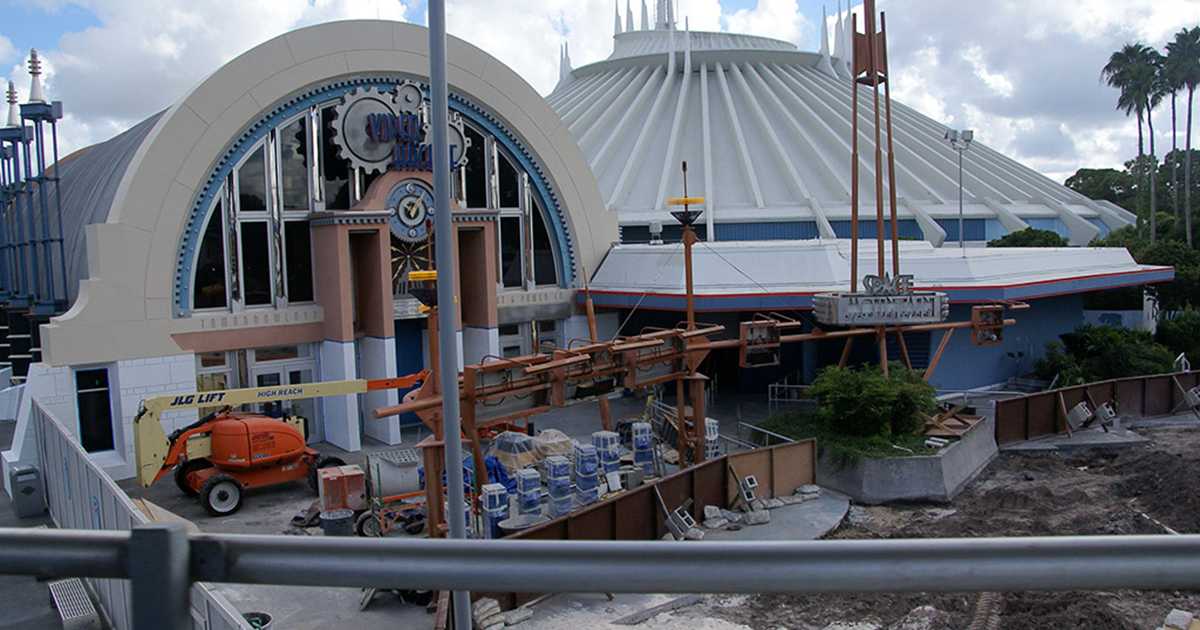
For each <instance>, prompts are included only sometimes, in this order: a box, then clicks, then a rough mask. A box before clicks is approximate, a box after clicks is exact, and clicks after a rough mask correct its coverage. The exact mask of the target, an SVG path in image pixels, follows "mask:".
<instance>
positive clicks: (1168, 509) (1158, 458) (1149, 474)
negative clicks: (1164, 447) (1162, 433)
mask: <svg viewBox="0 0 1200 630" xmlns="http://www.w3.org/2000/svg"><path fill="white" fill-rule="evenodd" d="M1198 463H1200V462H1198V461H1197V458H1196V457H1188V456H1186V455H1184V454H1183V453H1165V452H1161V451H1154V452H1149V453H1143V454H1141V456H1140V457H1136V458H1122V459H1118V460H1117V461H1115V462H1114V463H1113V465H1112V466H1111V469H1112V471H1113V472H1114V474H1116V475H1118V476H1120V479H1119V480H1118V481H1117V483H1116V486H1115V490H1116V493H1117V495H1118V496H1121V497H1125V498H1127V499H1133V500H1135V501H1136V502H1137V504H1138V505H1139V506H1140V507H1141V509H1142V510H1143V511H1145V512H1146V513H1148V514H1150V515H1152V516H1153V517H1154V518H1156V519H1158V520H1160V521H1162V522H1163V523H1165V524H1167V525H1169V526H1170V527H1171V528H1173V529H1175V530H1176V531H1179V532H1180V533H1195V532H1197V531H1200V523H1197V515H1200V468H1198V467H1197V464H1198Z"/></svg>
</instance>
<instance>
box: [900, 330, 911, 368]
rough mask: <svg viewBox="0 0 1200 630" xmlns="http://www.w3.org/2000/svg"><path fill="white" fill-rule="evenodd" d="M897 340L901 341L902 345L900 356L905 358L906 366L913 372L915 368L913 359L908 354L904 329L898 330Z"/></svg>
mask: <svg viewBox="0 0 1200 630" xmlns="http://www.w3.org/2000/svg"><path fill="white" fill-rule="evenodd" d="M896 341H897V342H899V345H900V357H901V358H902V359H904V366H905V367H907V368H908V370H909V371H910V372H911V371H912V369H913V366H912V359H910V358H909V356H908V342H906V341H904V331H903V330H897V331H896Z"/></svg>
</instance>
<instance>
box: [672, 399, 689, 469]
mask: <svg viewBox="0 0 1200 630" xmlns="http://www.w3.org/2000/svg"><path fill="white" fill-rule="evenodd" d="M684 407H685V404H684V393H683V379H682V378H677V379H675V422H676V423H677V427H676V428H677V429H678V430H677V431H676V432H675V450H676V451H678V452H679V468H681V469H682V468H683V467H684V458H685V456H686V455H687V444H688V428H687V414H686V413H685V412H686V409H684Z"/></svg>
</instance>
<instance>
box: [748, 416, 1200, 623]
mask: <svg viewBox="0 0 1200 630" xmlns="http://www.w3.org/2000/svg"><path fill="white" fill-rule="evenodd" d="M1144 434H1145V435H1147V436H1148V437H1150V438H1151V439H1152V440H1153V441H1152V442H1151V443H1150V444H1148V445H1145V446H1142V447H1136V448H1129V449H1123V450H1115V451H1090V452H1085V453H1078V454H1071V455H1066V456H1064V455H1059V454H1037V455H1001V456H1000V457H998V458H997V459H996V460H994V461H993V462H992V464H991V465H990V466H989V467H988V469H987V470H986V471H984V473H983V474H981V475H980V476H979V477H978V478H977V479H976V480H975V481H974V482H972V484H971V485H970V487H968V488H967V489H966V491H964V492H963V493H962V494H961V495H960V496H959V497H958V498H956V499H955V500H954V502H953V503H952V504H951V505H949V506H946V505H938V506H931V505H898V506H876V507H866V508H856V510H858V511H859V514H860V518H857V519H855V520H854V521H853V522H847V523H844V524H843V525H842V526H841V527H840V528H838V529H837V530H836V531H834V532H833V533H832V534H831V535H830V538H837V539H863V538H876V539H878V538H947V537H967V538H970V537H984V536H1067V535H1131V534H1158V535H1165V531H1164V529H1163V527H1162V526H1161V525H1159V524H1157V523H1156V522H1155V520H1157V521H1159V522H1161V523H1164V524H1166V525H1167V526H1169V527H1171V528H1173V529H1175V530H1177V531H1179V532H1183V533H1200V521H1198V519H1200V517H1198V516H1197V515H1200V431H1197V430H1196V429H1194V428H1190V429H1185V430H1158V431H1153V432H1146V433H1144ZM1143 514H1144V515H1145V516H1143ZM1147 517H1149V518H1147ZM1151 519H1154V520H1151ZM977 598H978V595H976V594H974V593H967V594H942V593H877V594H825V595H762V596H757V597H753V598H751V599H750V600H749V601H748V602H747V603H746V605H744V606H741V607H738V608H736V609H730V610H729V611H728V612H727V613H725V614H727V615H728V616H729V620H731V621H736V622H740V623H745V624H747V625H750V626H751V627H753V628H778V627H787V628H823V627H825V626H826V625H827V624H830V623H834V622H839V621H840V622H845V623H855V622H860V621H869V622H872V623H876V624H879V625H881V626H882V627H885V628H886V627H888V626H889V625H890V624H894V623H896V622H897V621H898V620H900V619H901V618H903V617H904V615H906V614H907V613H908V612H909V611H911V610H913V609H914V608H916V607H919V606H926V605H927V606H933V607H935V608H937V609H938V610H940V611H943V612H944V613H945V614H946V615H948V616H949V618H950V619H952V621H953V625H952V626H951V627H956V628H965V627H966V626H967V624H968V623H969V622H970V619H971V617H972V615H973V614H974V610H975V604H976V601H977ZM1172 608H1179V609H1181V610H1200V593H1192V592H1178V591H1115V592H1068V593H1049V592H1021V593H1005V594H1004V603H1003V606H1002V613H1001V627H1003V628H1005V630H1026V629H1030V630H1031V629H1034V628H1039V629H1040V628H1088V629H1089V630H1109V629H1112V630H1125V629H1127V628H1128V629H1133V628H1153V627H1157V625H1158V624H1160V623H1161V622H1162V619H1163V618H1164V617H1165V616H1166V614H1167V613H1168V612H1169V611H1170V610H1171V609H1172Z"/></svg>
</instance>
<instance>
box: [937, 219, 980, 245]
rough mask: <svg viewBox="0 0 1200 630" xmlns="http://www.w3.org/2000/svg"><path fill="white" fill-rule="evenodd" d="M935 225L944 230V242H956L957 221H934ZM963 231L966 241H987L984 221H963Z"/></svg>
mask: <svg viewBox="0 0 1200 630" xmlns="http://www.w3.org/2000/svg"><path fill="white" fill-rule="evenodd" d="M936 221H937V224H938V225H940V226H942V229H943V230H946V242H947V243H950V242H951V241H954V242H957V241H958V219H936ZM963 231H965V232H966V233H967V240H968V241H984V240H987V220H986V219H963Z"/></svg>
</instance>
